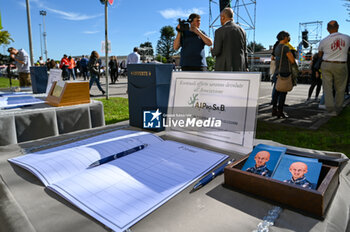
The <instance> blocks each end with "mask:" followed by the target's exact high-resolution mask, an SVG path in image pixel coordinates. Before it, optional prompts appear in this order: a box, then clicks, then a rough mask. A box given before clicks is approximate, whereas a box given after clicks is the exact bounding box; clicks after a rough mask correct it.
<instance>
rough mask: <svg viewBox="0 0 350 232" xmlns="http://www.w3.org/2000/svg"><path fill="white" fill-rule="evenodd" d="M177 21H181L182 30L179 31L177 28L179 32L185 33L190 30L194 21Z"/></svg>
mask: <svg viewBox="0 0 350 232" xmlns="http://www.w3.org/2000/svg"><path fill="white" fill-rule="evenodd" d="M177 21H179V25H180V29H178V28H177V27H176V30H177V31H179V32H184V31H188V30H190V27H191V21H192V20H190V19H183V20H181V19H178V20H177Z"/></svg>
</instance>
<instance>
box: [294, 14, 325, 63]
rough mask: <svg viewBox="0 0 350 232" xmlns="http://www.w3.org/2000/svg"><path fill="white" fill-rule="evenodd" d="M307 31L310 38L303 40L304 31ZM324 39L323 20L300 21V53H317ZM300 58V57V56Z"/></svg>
mask: <svg viewBox="0 0 350 232" xmlns="http://www.w3.org/2000/svg"><path fill="white" fill-rule="evenodd" d="M304 31H307V32H308V33H307V36H308V40H307V41H305V40H303V37H302V33H303V32H304ZM321 39H322V21H315V22H306V23H299V36H298V52H299V54H300V53H304V54H306V53H310V54H313V53H316V52H317V49H318V43H319V42H320V41H321ZM303 41H304V43H307V44H308V45H309V47H308V48H304V47H303V46H302V44H303ZM299 60H300V57H299Z"/></svg>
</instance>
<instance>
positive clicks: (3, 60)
mask: <svg viewBox="0 0 350 232" xmlns="http://www.w3.org/2000/svg"><path fill="white" fill-rule="evenodd" d="M13 61H14V60H13V59H12V58H11V57H10V56H6V55H2V54H0V65H4V64H5V65H8V64H11V63H12V62H13Z"/></svg>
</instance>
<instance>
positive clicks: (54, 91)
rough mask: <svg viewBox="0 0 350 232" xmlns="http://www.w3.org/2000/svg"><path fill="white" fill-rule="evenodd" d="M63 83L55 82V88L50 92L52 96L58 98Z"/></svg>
mask: <svg viewBox="0 0 350 232" xmlns="http://www.w3.org/2000/svg"><path fill="white" fill-rule="evenodd" d="M64 85H65V82H64V81H62V80H60V81H57V82H56V85H55V88H54V89H53V91H52V96H54V97H58V98H59V97H60V96H61V94H62V91H63V88H64Z"/></svg>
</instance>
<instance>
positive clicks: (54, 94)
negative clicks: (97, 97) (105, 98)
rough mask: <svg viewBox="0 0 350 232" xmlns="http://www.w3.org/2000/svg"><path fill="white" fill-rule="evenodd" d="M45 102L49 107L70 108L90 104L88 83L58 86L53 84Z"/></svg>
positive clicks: (69, 83) (67, 82)
mask: <svg viewBox="0 0 350 232" xmlns="http://www.w3.org/2000/svg"><path fill="white" fill-rule="evenodd" d="M46 101H47V103H48V104H49V105H51V106H70V105H78V104H83V103H90V91H89V82H87V81H79V82H75V81H74V82H73V81H72V82H69V81H66V82H64V85H63V86H59V85H58V84H57V82H53V84H52V86H51V89H50V92H49V94H48V95H47V98H46Z"/></svg>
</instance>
